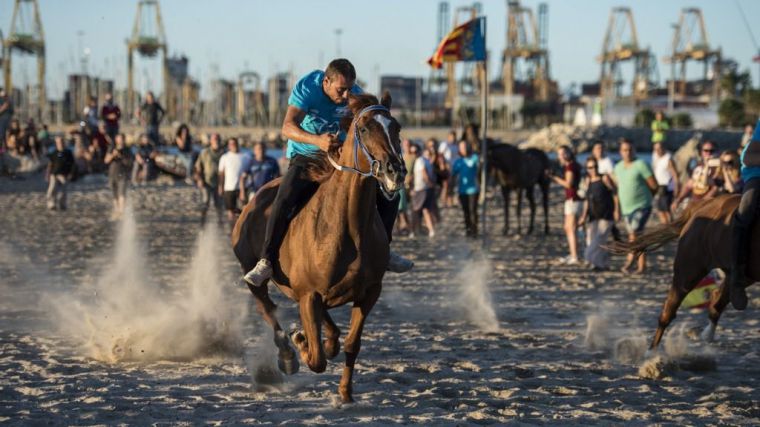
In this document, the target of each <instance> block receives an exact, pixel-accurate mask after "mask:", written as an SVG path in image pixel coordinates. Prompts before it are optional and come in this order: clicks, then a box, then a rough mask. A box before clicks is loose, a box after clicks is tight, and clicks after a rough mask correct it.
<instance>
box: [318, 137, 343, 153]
mask: <svg viewBox="0 0 760 427" xmlns="http://www.w3.org/2000/svg"><path fill="white" fill-rule="evenodd" d="M317 146H318V147H319V149H320V150H322V151H330V150H331V149H333V148H337V147H339V146H340V140H339V139H338V135H336V134H332V133H323V134H322V135H319V136H318V137H317Z"/></svg>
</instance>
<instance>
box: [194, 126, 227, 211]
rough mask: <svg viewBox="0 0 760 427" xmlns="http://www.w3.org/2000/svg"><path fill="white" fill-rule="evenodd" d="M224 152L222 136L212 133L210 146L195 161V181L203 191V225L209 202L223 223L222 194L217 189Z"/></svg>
mask: <svg viewBox="0 0 760 427" xmlns="http://www.w3.org/2000/svg"><path fill="white" fill-rule="evenodd" d="M222 154H224V151H223V150H222V145H221V137H220V136H219V134H218V133H214V134H211V138H210V139H209V144H208V147H207V148H205V149H203V151H201V154H200V155H198V161H197V162H195V181H196V183H197V184H198V189H199V190H200V191H201V225H203V224H205V223H206V213H207V212H208V207H209V204H211V203H213V204H214V209H216V214H217V218H218V220H219V224H220V225H221V224H222V196H221V195H220V194H219V192H218V191H217V188H218V187H219V159H220V158H221V157H222Z"/></svg>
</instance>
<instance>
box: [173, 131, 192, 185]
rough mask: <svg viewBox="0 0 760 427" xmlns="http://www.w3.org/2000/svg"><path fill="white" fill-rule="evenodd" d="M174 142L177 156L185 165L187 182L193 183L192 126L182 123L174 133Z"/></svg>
mask: <svg viewBox="0 0 760 427" xmlns="http://www.w3.org/2000/svg"><path fill="white" fill-rule="evenodd" d="M174 144H175V145H176V146H177V157H178V158H179V159H180V161H181V162H182V164H183V165H185V182H187V183H189V184H192V179H191V176H192V170H193V138H192V137H191V136H190V128H188V127H187V125H186V124H184V123H182V124H181V125H179V128H177V133H176V134H175V135H174Z"/></svg>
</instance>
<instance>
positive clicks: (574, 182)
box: [551, 145, 583, 265]
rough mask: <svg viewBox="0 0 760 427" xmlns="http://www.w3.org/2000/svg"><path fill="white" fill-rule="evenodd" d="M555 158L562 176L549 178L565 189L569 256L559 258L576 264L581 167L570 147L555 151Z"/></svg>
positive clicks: (563, 262)
mask: <svg viewBox="0 0 760 427" xmlns="http://www.w3.org/2000/svg"><path fill="white" fill-rule="evenodd" d="M557 158H558V159H559V163H560V165H561V166H562V176H553V175H552V176H551V178H552V180H553V181H554V182H556V183H557V184H559V185H561V186H562V187H563V188H564V189H565V206H564V211H565V227H564V228H565V236H566V237H567V245H568V249H569V252H570V254H569V255H568V256H566V257H563V258H560V263H562V264H568V265H575V264H578V235H577V233H576V232H577V229H578V218H579V217H580V215H581V211H582V210H583V204H582V203H581V199H580V197H578V187H579V185H580V182H581V167H580V165H579V164H578V162H576V161H575V155H574V154H573V151H572V149H571V148H570V147H568V146H567V145H563V146H562V147H560V148H559V150H557Z"/></svg>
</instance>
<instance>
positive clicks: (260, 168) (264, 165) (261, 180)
mask: <svg viewBox="0 0 760 427" xmlns="http://www.w3.org/2000/svg"><path fill="white" fill-rule="evenodd" d="M266 153H267V147H266V144H264V143H263V142H257V143H256V145H254V146H253V158H252V159H251V161H250V163H249V164H248V167H246V169H245V171H244V172H243V174H242V175H241V176H240V200H241V201H242V202H243V203H245V202H247V201H248V200H250V199H251V198H252V197H253V196H254V195H255V194H256V192H257V191H259V188H261V187H263V186H264V184H266V183H267V182H269V181H271V180H273V179H275V178H277V177H278V176H280V165H278V164H277V160H275V159H274V158H272V157H270V156H267V154H266Z"/></svg>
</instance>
